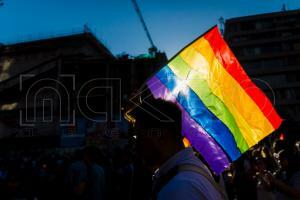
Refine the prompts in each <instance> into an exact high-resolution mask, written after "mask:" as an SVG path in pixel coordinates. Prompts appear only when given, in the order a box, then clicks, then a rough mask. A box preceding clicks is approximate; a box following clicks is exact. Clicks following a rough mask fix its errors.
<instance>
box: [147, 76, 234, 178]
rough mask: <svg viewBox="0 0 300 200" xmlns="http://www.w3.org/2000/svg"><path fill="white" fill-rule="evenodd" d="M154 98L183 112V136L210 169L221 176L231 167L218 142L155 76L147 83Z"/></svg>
mask: <svg viewBox="0 0 300 200" xmlns="http://www.w3.org/2000/svg"><path fill="white" fill-rule="evenodd" d="M147 85H148V88H149V89H150V90H151V92H152V94H153V96H154V98H156V99H157V98H161V99H164V100H166V101H170V102H173V103H176V105H177V106H178V107H179V108H180V109H181V111H182V134H183V135H184V136H185V137H186V138H187V139H188V140H189V141H190V143H191V145H192V146H193V147H194V148H195V149H196V150H197V151H198V152H199V153H200V154H201V155H202V156H203V158H204V159H205V160H206V161H207V163H208V164H209V166H210V168H211V169H212V170H213V171H214V172H215V173H216V174H220V173H221V172H223V171H224V169H225V168H227V167H228V166H229V165H230V162H229V160H228V158H227V156H226V154H225V153H224V151H223V150H222V149H221V147H220V146H219V145H218V144H217V143H216V141H215V140H214V139H213V138H212V137H211V136H210V135H209V134H208V133H207V132H206V131H205V130H204V129H203V128H202V127H201V126H200V125H199V124H198V123H197V122H195V121H194V120H193V119H192V118H191V117H190V116H189V114H188V113H187V112H186V111H185V110H184V109H183V108H182V106H181V105H180V104H179V103H178V102H177V100H176V98H175V97H174V96H173V95H172V94H171V92H170V91H169V90H168V89H167V88H166V87H165V86H164V84H163V83H162V82H161V81H160V80H159V79H158V78H157V77H156V76H153V77H152V78H151V79H150V80H149V81H148V82H147Z"/></svg>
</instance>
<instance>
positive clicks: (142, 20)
mask: <svg viewBox="0 0 300 200" xmlns="http://www.w3.org/2000/svg"><path fill="white" fill-rule="evenodd" d="M131 1H132V3H133V7H134V9H135V11H136V13H137V15H138V17H139V19H140V21H141V23H142V25H143V28H144V31H145V33H146V36H147V38H148V40H149V42H150V45H151V47H150V48H149V53H150V54H151V55H152V56H155V54H156V53H157V48H156V46H155V45H154V43H153V40H152V38H151V35H150V33H149V30H148V28H147V26H146V23H145V21H144V18H143V15H142V13H141V10H140V8H139V6H138V4H137V2H136V0H131Z"/></svg>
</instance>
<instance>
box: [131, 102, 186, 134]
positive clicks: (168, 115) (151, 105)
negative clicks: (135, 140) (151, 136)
mask: <svg viewBox="0 0 300 200" xmlns="http://www.w3.org/2000/svg"><path fill="white" fill-rule="evenodd" d="M181 114H182V113H181V110H180V109H179V108H178V106H177V105H176V104H174V103H171V102H167V101H164V100H162V99H148V100H147V102H143V103H142V104H141V105H140V106H139V107H138V108H137V111H136V115H135V120H136V122H135V125H136V127H138V128H154V129H155V128H157V129H168V130H170V131H171V132H172V135H174V136H175V137H176V138H182V136H181V128H182V127H181V117H182V116H181Z"/></svg>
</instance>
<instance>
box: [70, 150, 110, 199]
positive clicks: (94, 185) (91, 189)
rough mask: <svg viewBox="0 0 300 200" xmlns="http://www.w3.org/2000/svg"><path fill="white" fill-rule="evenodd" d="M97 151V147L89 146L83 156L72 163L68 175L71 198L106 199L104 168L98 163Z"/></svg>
mask: <svg viewBox="0 0 300 200" xmlns="http://www.w3.org/2000/svg"><path fill="white" fill-rule="evenodd" d="M97 153H98V150H97V149H96V148H95V147H87V148H85V149H84V151H83V152H82V154H81V155H80V157H81V158H80V159H79V160H77V161H75V162H73V163H72V164H71V166H70V168H69V172H68V177H67V182H68V183H69V188H70V199H74V200H96V199H104V192H105V191H104V186H105V177H104V170H103V168H102V167H101V166H100V165H98V164H97V163H96V158H97Z"/></svg>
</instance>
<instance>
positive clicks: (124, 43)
mask: <svg viewBox="0 0 300 200" xmlns="http://www.w3.org/2000/svg"><path fill="white" fill-rule="evenodd" d="M4 2H5V5H4V7H2V8H0V42H2V43H12V42H15V41H19V40H24V39H25V40H26V39H30V38H37V37H40V36H45V35H54V34H59V33H65V32H71V31H72V30H76V29H77V30H78V29H80V28H81V27H83V25H84V24H88V25H89V27H90V28H91V29H92V30H93V31H94V32H95V33H96V35H97V37H98V38H99V39H100V40H101V41H102V42H103V43H104V44H105V45H106V46H107V47H108V48H109V49H110V50H111V51H112V53H114V54H119V53H122V52H127V53H129V54H131V55H138V54H141V53H146V52H147V49H148V48H149V47H150V44H149V42H148V40H147V38H146V35H145V33H144V31H143V29H142V26H141V24H140V22H139V19H138V17H137V15H136V13H135V11H134V9H133V6H132V3H131V1H130V0H4ZM137 2H138V4H139V6H140V8H141V10H142V13H143V15H144V18H145V21H146V23H147V25H148V28H149V30H150V33H151V35H152V38H153V40H154V43H155V45H156V46H157V47H158V49H160V50H162V51H166V52H167V55H168V57H171V56H172V55H174V54H175V53H176V52H177V51H179V50H180V49H181V48H182V47H183V46H185V45H186V44H187V43H188V42H190V41H192V40H193V39H194V38H196V37H197V36H198V35H200V34H202V33H203V32H205V31H206V30H207V29H208V28H210V27H211V26H213V25H215V24H217V23H218V18H219V17H220V16H223V17H224V18H225V19H226V18H227V19H228V18H232V17H238V16H244V15H252V14H258V13H265V12H274V11H279V10H280V9H281V7H282V4H283V3H286V4H287V8H288V9H298V8H300V1H299V0H231V1H230V0H206V1H204V0H137Z"/></svg>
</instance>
